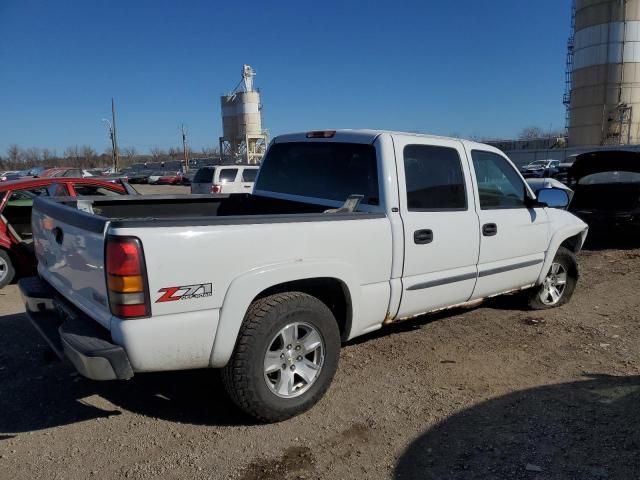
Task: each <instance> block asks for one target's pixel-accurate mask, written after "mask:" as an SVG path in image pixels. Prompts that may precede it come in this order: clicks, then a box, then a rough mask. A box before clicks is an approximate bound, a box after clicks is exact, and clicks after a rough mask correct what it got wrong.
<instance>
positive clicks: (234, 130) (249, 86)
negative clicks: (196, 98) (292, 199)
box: [220, 65, 267, 163]
mask: <svg viewBox="0 0 640 480" xmlns="http://www.w3.org/2000/svg"><path fill="white" fill-rule="evenodd" d="M254 76H255V71H254V70H253V69H252V68H251V67H250V66H249V65H243V66H242V79H241V80H240V83H239V84H238V86H237V87H236V88H235V89H234V91H233V92H231V93H230V94H228V95H223V96H222V97H220V106H221V110H222V137H220V153H221V155H222V157H223V158H224V159H227V160H234V161H238V162H240V161H245V162H247V163H258V162H259V161H260V159H261V158H262V155H263V154H264V151H265V148H266V143H267V134H266V132H265V131H264V130H263V129H262V114H261V104H260V92H258V91H257V90H254V89H253V77H254Z"/></svg>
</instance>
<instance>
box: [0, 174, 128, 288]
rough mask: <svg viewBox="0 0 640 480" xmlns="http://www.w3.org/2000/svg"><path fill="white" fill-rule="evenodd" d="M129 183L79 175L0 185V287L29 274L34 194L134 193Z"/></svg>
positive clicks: (32, 268) (32, 262)
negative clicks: (16, 276)
mask: <svg viewBox="0 0 640 480" xmlns="http://www.w3.org/2000/svg"><path fill="white" fill-rule="evenodd" d="M135 193H137V192H135V190H133V189H132V188H131V187H130V186H129V185H126V184H115V183H111V182H105V181H102V180H93V179H81V178H37V179H28V180H17V181H9V182H4V183H1V184H0V288H2V287H4V286H6V285H7V284H9V283H11V281H12V280H13V278H14V276H15V275H16V274H18V275H27V274H33V273H34V272H35V267H36V259H35V256H34V253H33V246H32V232H31V208H32V205H33V200H34V199H35V198H36V197H38V196H52V195H53V196H73V197H75V196H85V195H91V196H95V195H100V196H107V195H125V194H135Z"/></svg>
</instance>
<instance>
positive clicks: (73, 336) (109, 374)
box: [18, 277, 133, 380]
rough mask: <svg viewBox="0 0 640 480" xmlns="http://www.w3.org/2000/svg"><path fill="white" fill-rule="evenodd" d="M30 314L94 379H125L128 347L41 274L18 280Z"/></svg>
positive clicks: (64, 355)
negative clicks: (59, 292)
mask: <svg viewBox="0 0 640 480" xmlns="http://www.w3.org/2000/svg"><path fill="white" fill-rule="evenodd" d="M18 285H19V287H20V292H21V293H22V296H23V298H24V301H25V306H26V311H27V312H26V313H27V317H28V318H29V320H30V321H31V323H32V324H33V326H34V327H35V329H36V330H37V331H38V333H40V335H41V336H42V337H43V338H44V339H45V340H46V342H47V343H48V344H49V346H50V347H51V348H52V349H53V350H54V351H55V352H56V354H57V355H58V356H59V357H60V358H67V359H68V360H69V361H70V362H71V363H72V364H73V366H74V367H75V368H76V370H77V371H78V373H80V374H81V375H83V376H85V377H87V378H90V379H92V380H126V379H129V378H131V377H133V369H132V368H131V364H130V362H129V358H128V357H127V353H126V352H125V350H124V349H123V348H122V347H121V346H119V345H116V344H114V343H113V342H112V341H111V337H110V335H109V332H108V331H107V330H106V329H104V328H103V327H101V326H100V325H98V324H97V323H96V322H95V321H94V320H92V319H91V318H89V317H87V316H86V315H84V314H83V313H82V312H80V311H79V310H78V309H76V308H75V307H73V306H71V305H69V304H68V303H66V302H65V301H64V300H62V299H61V298H60V297H59V296H58V295H57V294H56V292H55V290H53V289H52V288H51V287H50V286H49V285H48V284H47V283H46V282H44V281H42V280H41V279H40V278H39V277H30V278H23V279H22V280H20V281H19V282H18Z"/></svg>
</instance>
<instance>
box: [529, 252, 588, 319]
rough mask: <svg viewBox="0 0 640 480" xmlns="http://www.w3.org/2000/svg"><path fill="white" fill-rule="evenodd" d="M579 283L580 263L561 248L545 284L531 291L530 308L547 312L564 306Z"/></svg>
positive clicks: (571, 254) (570, 253) (572, 254)
mask: <svg viewBox="0 0 640 480" xmlns="http://www.w3.org/2000/svg"><path fill="white" fill-rule="evenodd" d="M577 282H578V262H577V261H576V256H575V255H574V253H573V252H572V251H570V250H567V249H566V248H564V247H560V248H559V249H558V252H557V253H556V256H555V257H554V259H553V262H552V263H551V267H550V268H549V272H547V276H546V277H545V279H544V281H543V283H542V284H541V285H538V286H536V287H534V288H533V289H531V292H530V295H529V307H530V308H531V309H533V310H546V309H548V308H555V307H559V306H561V305H564V304H565V303H567V302H568V301H569V300H571V296H572V295H573V291H574V290H575V288H576V283H577Z"/></svg>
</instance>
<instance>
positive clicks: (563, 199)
mask: <svg viewBox="0 0 640 480" xmlns="http://www.w3.org/2000/svg"><path fill="white" fill-rule="evenodd" d="M538 202H540V203H544V204H546V205H547V207H550V208H567V207H568V206H569V194H568V193H567V191H566V190H562V189H561V188H544V189H542V190H540V191H539V192H538Z"/></svg>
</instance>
